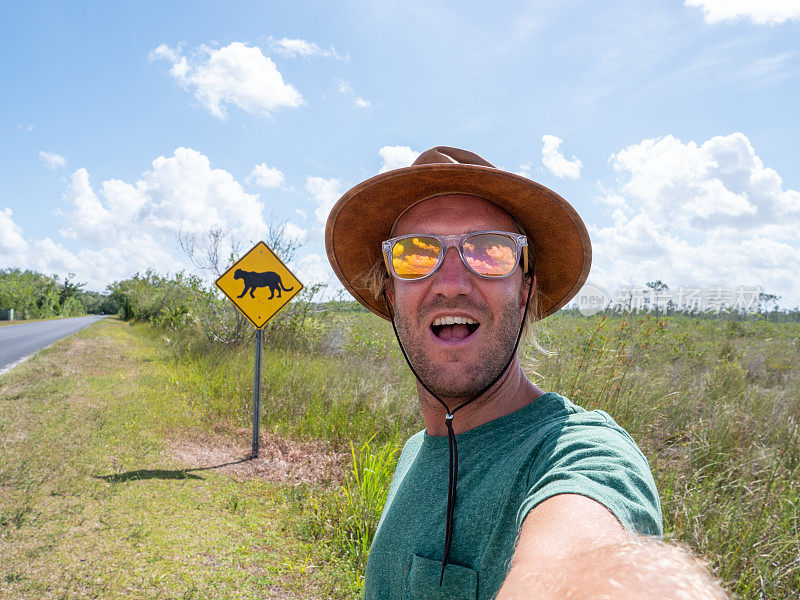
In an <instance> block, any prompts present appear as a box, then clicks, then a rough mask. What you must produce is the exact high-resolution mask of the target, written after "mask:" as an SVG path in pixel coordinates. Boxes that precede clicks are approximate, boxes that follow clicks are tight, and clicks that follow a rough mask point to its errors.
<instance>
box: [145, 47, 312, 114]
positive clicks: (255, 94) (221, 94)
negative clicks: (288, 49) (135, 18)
mask: <svg viewBox="0 0 800 600" xmlns="http://www.w3.org/2000/svg"><path fill="white" fill-rule="evenodd" d="M150 59H151V60H156V59H163V60H166V61H168V62H170V63H172V68H171V69H170V75H172V77H174V78H175V79H176V80H177V81H178V82H179V83H180V84H181V85H182V86H183V87H184V88H186V89H187V90H190V91H192V92H193V93H194V96H195V98H196V99H197V100H198V101H199V102H200V103H201V104H202V105H203V106H204V107H205V108H206V109H208V110H209V112H211V114H212V115H214V116H215V117H217V118H219V119H225V118H227V112H226V105H233V106H238V107H239V108H241V109H242V110H244V111H245V112H248V113H251V114H264V115H266V114H270V113H271V112H273V111H274V110H276V109H278V108H280V107H283V106H288V107H297V106H300V105H302V104H304V100H303V96H302V95H301V94H300V92H299V91H297V89H296V88H295V87H294V86H292V85H291V84H289V83H286V82H284V80H283V76H282V75H281V73H280V72H279V71H278V68H277V67H276V66H275V63H274V62H272V59H271V58H269V57H268V56H264V54H263V53H262V52H261V49H260V48H256V47H251V46H247V45H245V44H243V43H241V42H233V43H231V44H229V45H227V46H225V47H224V48H219V49H212V48H208V47H206V46H201V47H199V48H198V49H197V50H196V51H195V53H194V54H193V56H192V57H191V58H187V57H186V56H184V55H183V53H182V48H181V47H180V46H178V47H177V48H170V47H169V46H167V45H166V44H161V45H160V46H159V47H158V48H156V49H155V50H153V51H152V52H151V53H150Z"/></svg>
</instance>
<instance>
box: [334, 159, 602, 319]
mask: <svg viewBox="0 0 800 600" xmlns="http://www.w3.org/2000/svg"><path fill="white" fill-rule="evenodd" d="M442 194H469V195H472V196H479V197H480V198H484V199H486V200H489V201H491V202H493V203H495V204H497V205H498V206H500V207H501V208H503V209H505V210H506V211H507V212H508V213H509V214H511V216H512V217H514V218H515V219H516V220H517V222H518V223H519V224H520V225H521V226H522V228H523V229H524V232H525V234H526V235H527V237H528V250H529V252H530V251H531V249H532V256H531V258H532V259H533V264H534V275H535V276H536V285H537V288H538V290H539V296H540V300H539V307H538V308H539V310H538V318H540V319H541V318H544V317H547V316H549V315H551V314H553V313H554V312H556V311H557V310H558V309H559V308H561V307H562V306H564V305H565V304H566V303H567V302H569V301H570V299H571V298H572V297H573V296H575V294H577V293H578V291H579V290H580V289H581V287H582V286H583V284H584V282H585V281H586V278H587V277H588V275H589V268H590V267H591V264H592V244H591V242H590V241H589V233H588V232H587V231H586V226H585V225H584V224H583V221H582V220H581V218H580V217H579V216H578V213H577V212H575V209H574V208H572V206H570V204H569V203H568V202H567V201H566V200H564V199H563V198H562V197H561V196H559V195H558V194H556V193H555V192H554V191H552V190H550V189H548V188H546V187H544V186H543V185H540V184H538V183H536V182H535V181H531V180H530V179H527V178H525V177H522V176H520V175H515V174H513V173H508V172H506V171H501V170H500V169H498V168H497V167H495V166H494V165H493V164H491V163H490V162H488V161H486V160H485V159H483V158H481V157H480V156H478V155H477V154H475V153H473V152H469V151H468V150H461V149H459V148H450V147H447V146H436V147H435V148H431V149H430V150H426V151H425V152H423V153H422V154H420V155H419V157H418V158H417V160H415V161H414V163H413V164H412V165H411V166H410V167H405V168H402V169H395V170H393V171H388V172H386V173H381V174H380V175H376V176H375V177H372V178H370V179H367V180H366V181H363V182H362V183H360V184H358V185H357V186H355V187H354V188H352V189H351V190H349V191H348V192H347V193H345V194H344V196H342V197H341V198H340V199H339V201H338V202H337V203H336V205H335V206H334V207H333V209H332V210H331V213H330V215H329V216H328V224H327V226H326V227H325V247H326V249H327V251H328V260H329V261H330V263H331V266H332V267H333V271H334V272H335V273H336V275H337V277H339V279H340V280H341V282H342V284H344V287H345V288H347V290H348V291H349V292H350V293H351V294H352V295H353V296H354V297H355V299H356V300H358V301H359V302H360V303H361V304H363V305H364V306H365V307H366V308H368V309H369V310H371V311H372V312H374V313H375V314H376V315H379V316H381V317H383V318H384V319H389V313H388V312H387V310H386V305H385V304H384V301H383V299H376V298H375V297H374V296H373V294H372V292H371V291H370V290H369V289H367V288H366V287H365V283H366V282H365V281H364V279H365V275H366V274H367V273H368V272H369V271H370V269H371V268H372V267H373V266H374V265H375V264H376V263H377V262H382V261H383V254H382V251H381V242H383V241H384V240H387V239H389V238H390V237H391V232H392V227H393V226H394V224H395V222H396V221H397V219H398V218H399V217H400V215H402V214H403V213H404V212H405V211H406V210H408V209H409V208H410V207H412V206H413V205H415V204H417V203H419V202H422V201H423V200H427V199H428V198H432V197H434V196H440V195H442Z"/></svg>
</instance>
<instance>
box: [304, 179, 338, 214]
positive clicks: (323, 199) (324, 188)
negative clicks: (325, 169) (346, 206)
mask: <svg viewBox="0 0 800 600" xmlns="http://www.w3.org/2000/svg"><path fill="white" fill-rule="evenodd" d="M343 187H344V186H343V185H342V182H341V181H339V180H338V179H325V178H324V177H310V176H309V177H307V178H306V191H307V192H308V193H309V194H311V197H312V199H313V200H314V202H316V204H317V210H315V211H314V214H315V215H316V217H317V221H319V222H320V223H325V221H327V220H328V214H329V213H330V212H331V209H332V208H333V205H334V204H336V201H337V200H338V199H339V198H340V197H341V196H342V194H343V193H344V189H343Z"/></svg>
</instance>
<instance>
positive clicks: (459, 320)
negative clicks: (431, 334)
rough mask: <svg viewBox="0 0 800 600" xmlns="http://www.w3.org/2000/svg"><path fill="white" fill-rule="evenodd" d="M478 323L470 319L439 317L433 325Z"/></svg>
mask: <svg viewBox="0 0 800 600" xmlns="http://www.w3.org/2000/svg"><path fill="white" fill-rule="evenodd" d="M476 324H477V321H473V320H472V319H470V318H468V317H438V318H437V319H435V320H434V321H433V325H476Z"/></svg>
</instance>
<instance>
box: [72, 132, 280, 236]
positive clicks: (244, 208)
mask: <svg viewBox="0 0 800 600" xmlns="http://www.w3.org/2000/svg"><path fill="white" fill-rule="evenodd" d="M101 196H102V199H101ZM66 200H67V202H68V203H69V204H70V205H71V207H70V208H71V210H69V211H67V213H66V214H65V219H66V227H64V228H63V229H62V230H61V233H62V235H64V236H65V237H67V238H72V239H81V240H91V241H93V242H95V243H98V244H109V243H113V242H117V241H118V240H119V239H120V237H123V238H124V237H125V236H130V237H132V238H135V237H137V236H138V235H139V232H149V233H151V234H153V235H154V236H155V237H156V238H158V239H159V240H166V239H172V238H175V236H176V235H177V234H178V233H179V232H181V231H183V232H188V233H200V232H203V231H206V230H208V229H209V228H211V227H213V226H224V227H228V228H232V229H233V230H235V232H236V233H237V234H238V235H239V236H240V237H243V238H248V239H256V238H258V237H259V235H260V234H261V233H262V232H263V231H264V229H265V227H266V224H265V223H264V220H263V218H262V210H263V204H262V203H261V202H260V201H259V199H258V195H257V194H248V193H247V192H245V191H244V189H243V188H242V186H241V184H240V183H238V182H237V181H236V180H235V179H234V178H233V176H232V175H231V174H230V173H228V172H227V171H225V170H223V169H214V168H212V167H211V164H210V161H209V160H208V157H206V156H205V155H203V154H201V153H200V152H198V151H197V150H192V149H191V148H178V149H177V150H175V153H174V155H173V156H170V157H164V156H159V157H158V158H156V159H155V160H154V161H153V163H152V169H151V170H149V171H146V172H145V173H143V174H142V177H141V178H140V179H139V180H138V181H136V182H135V183H132V184H131V183H126V182H124V181H120V180H118V179H110V180H108V181H105V182H103V184H102V185H101V187H100V194H99V195H98V194H97V193H96V192H95V191H94V189H93V188H92V186H91V184H90V182H89V174H88V172H87V171H86V169H83V168H81V169H78V170H77V171H75V173H73V175H72V181H71V185H70V187H69V189H68V191H67V195H66Z"/></svg>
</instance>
